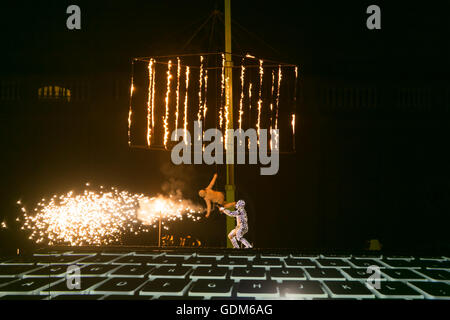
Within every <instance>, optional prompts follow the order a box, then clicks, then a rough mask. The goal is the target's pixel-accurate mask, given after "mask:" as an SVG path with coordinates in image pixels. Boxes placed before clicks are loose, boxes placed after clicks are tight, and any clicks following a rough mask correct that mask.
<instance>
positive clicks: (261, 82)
mask: <svg viewBox="0 0 450 320" xmlns="http://www.w3.org/2000/svg"><path fill="white" fill-rule="evenodd" d="M263 76H264V69H263V61H262V60H259V98H258V119H257V121H256V129H257V131H258V145H259V133H260V129H261V109H262V86H263Z"/></svg>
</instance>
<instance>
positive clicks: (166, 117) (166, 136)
mask: <svg viewBox="0 0 450 320" xmlns="http://www.w3.org/2000/svg"><path fill="white" fill-rule="evenodd" d="M171 69H172V60H169V64H168V66H167V90H166V99H165V102H166V113H165V115H164V118H163V121H164V147H165V148H166V149H167V141H168V140H169V99H170V82H171V80H172V73H171V72H170V70H171Z"/></svg>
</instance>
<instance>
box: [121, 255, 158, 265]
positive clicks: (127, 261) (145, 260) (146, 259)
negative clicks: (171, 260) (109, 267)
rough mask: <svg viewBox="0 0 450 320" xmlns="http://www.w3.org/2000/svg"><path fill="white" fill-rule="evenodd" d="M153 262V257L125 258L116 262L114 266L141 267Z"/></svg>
mask: <svg viewBox="0 0 450 320" xmlns="http://www.w3.org/2000/svg"><path fill="white" fill-rule="evenodd" d="M152 261H153V257H151V256H125V257H122V258H120V259H117V260H114V262H113V263H112V264H121V265H122V264H126V265H136V266H138V265H141V264H146V263H149V262H152Z"/></svg>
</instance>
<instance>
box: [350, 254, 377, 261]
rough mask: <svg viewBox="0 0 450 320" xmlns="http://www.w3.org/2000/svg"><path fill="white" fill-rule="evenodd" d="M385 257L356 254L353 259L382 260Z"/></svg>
mask: <svg viewBox="0 0 450 320" xmlns="http://www.w3.org/2000/svg"><path fill="white" fill-rule="evenodd" d="M382 257H383V255H381V254H378V253H367V254H356V255H353V259H363V260H366V259H381V258H382Z"/></svg>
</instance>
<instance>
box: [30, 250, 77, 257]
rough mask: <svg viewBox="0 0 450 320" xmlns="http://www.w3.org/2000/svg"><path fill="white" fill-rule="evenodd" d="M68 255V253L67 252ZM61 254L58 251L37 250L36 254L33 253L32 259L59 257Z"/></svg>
mask: <svg viewBox="0 0 450 320" xmlns="http://www.w3.org/2000/svg"><path fill="white" fill-rule="evenodd" d="M68 253H69V252H68ZM61 254H62V252H59V251H43V250H38V252H36V253H33V256H34V257H42V256H60V255H61Z"/></svg>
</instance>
